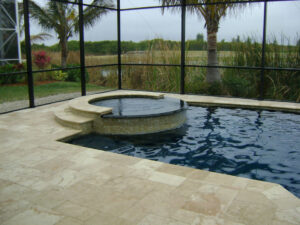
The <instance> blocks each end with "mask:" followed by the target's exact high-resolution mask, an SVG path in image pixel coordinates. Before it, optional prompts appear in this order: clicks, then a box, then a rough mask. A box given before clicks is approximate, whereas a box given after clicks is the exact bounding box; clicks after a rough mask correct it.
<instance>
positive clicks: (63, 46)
mask: <svg viewBox="0 0 300 225" xmlns="http://www.w3.org/2000/svg"><path fill="white" fill-rule="evenodd" d="M60 46H61V67H62V68H65V67H67V59H68V40H67V38H63V39H62V40H61V41H60Z"/></svg>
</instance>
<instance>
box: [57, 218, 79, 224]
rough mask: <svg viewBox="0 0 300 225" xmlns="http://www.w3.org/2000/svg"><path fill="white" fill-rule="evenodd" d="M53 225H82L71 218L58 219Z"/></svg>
mask: <svg viewBox="0 0 300 225" xmlns="http://www.w3.org/2000/svg"><path fill="white" fill-rule="evenodd" d="M55 225H83V222H82V221H80V220H76V219H74V218H71V217H64V218H62V219H60V220H59V221H58V222H57V223H56V224H55Z"/></svg>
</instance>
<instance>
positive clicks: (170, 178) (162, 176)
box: [148, 172, 186, 186]
mask: <svg viewBox="0 0 300 225" xmlns="http://www.w3.org/2000/svg"><path fill="white" fill-rule="evenodd" d="M148 179H149V180H151V181H155V182H159V183H163V184H168V185H171V186H179V185H180V184H182V183H183V182H184V181H185V179H186V178H185V177H181V176H177V175H172V174H168V173H162V172H154V173H153V174H152V175H151V176H150V177H149V178H148Z"/></svg>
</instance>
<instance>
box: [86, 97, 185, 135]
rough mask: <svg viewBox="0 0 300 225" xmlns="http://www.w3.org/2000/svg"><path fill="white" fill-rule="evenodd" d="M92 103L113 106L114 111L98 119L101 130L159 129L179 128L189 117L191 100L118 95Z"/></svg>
mask: <svg viewBox="0 0 300 225" xmlns="http://www.w3.org/2000/svg"><path fill="white" fill-rule="evenodd" d="M89 103H90V104H92V105H95V106H100V107H109V108H112V113H110V114H105V115H102V116H101V117H99V118H97V119H95V120H94V127H93V128H94V131H95V132H97V133H100V134H113V135H138V134H149V133H157V132H162V131H166V130H172V129H175V128H178V127H180V126H181V125H182V124H183V123H184V122H185V121H186V109H187V104H186V103H185V102H184V101H182V100H180V99H176V98H170V97H162V98H151V97H141V96H138V97H137V96H121V97H120V96H118V97H115V98H110V99H101V100H95V101H90V102H89Z"/></svg>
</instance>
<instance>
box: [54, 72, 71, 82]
mask: <svg viewBox="0 0 300 225" xmlns="http://www.w3.org/2000/svg"><path fill="white" fill-rule="evenodd" d="M67 78H68V73H64V72H63V71H61V70H58V71H54V75H53V79H54V80H58V81H65V80H66V79H67Z"/></svg>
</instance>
